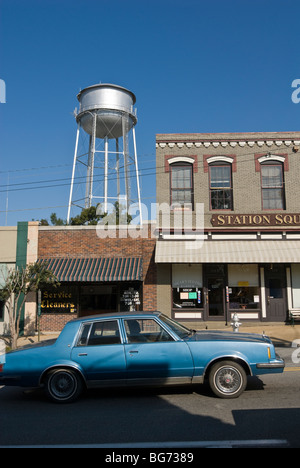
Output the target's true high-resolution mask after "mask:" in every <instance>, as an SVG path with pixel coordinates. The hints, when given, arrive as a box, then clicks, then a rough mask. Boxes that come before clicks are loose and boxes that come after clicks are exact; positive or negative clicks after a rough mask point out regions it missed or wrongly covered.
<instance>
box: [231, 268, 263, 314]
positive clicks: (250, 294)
mask: <svg viewBox="0 0 300 468" xmlns="http://www.w3.org/2000/svg"><path fill="white" fill-rule="evenodd" d="M228 285H229V288H228V293H229V308H230V309H239V310H240V311H241V310H245V309H259V308H260V288H259V274H258V265H255V264H254V265H252V264H243V265H240V264H238V265H228Z"/></svg>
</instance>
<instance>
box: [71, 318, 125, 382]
mask: <svg viewBox="0 0 300 468" xmlns="http://www.w3.org/2000/svg"><path fill="white" fill-rule="evenodd" d="M72 360H73V361H75V362H77V363H78V364H79V365H80V366H81V368H82V369H83V371H84V374H85V376H86V379H87V383H88V385H89V386H91V385H95V386H98V385H99V386H101V385H105V384H107V385H114V384H116V385H117V384H119V383H120V380H121V381H124V383H125V382H126V361H125V353H124V345H123V344H122V340H121V335H120V329H119V323H118V320H100V321H99V320H98V321H96V322H94V323H87V324H84V325H83V326H82V329H81V333H80V336H79V339H78V341H77V345H76V346H75V347H74V348H73V350H72Z"/></svg>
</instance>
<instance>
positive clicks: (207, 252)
mask: <svg viewBox="0 0 300 468" xmlns="http://www.w3.org/2000/svg"><path fill="white" fill-rule="evenodd" d="M155 262H156V263H300V241H299V240H298V241H297V240H236V241H235V240H230V241H229V240H227V241H223V240H222V241H215V240H210V241H207V240H205V241H172V240H171V241H170V240H162V241H157V243H156V255H155Z"/></svg>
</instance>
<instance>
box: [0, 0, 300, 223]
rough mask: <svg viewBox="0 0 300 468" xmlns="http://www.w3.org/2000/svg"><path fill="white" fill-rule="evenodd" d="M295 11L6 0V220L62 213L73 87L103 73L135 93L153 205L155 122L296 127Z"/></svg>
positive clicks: (2, 168)
mask: <svg viewBox="0 0 300 468" xmlns="http://www.w3.org/2000/svg"><path fill="white" fill-rule="evenodd" d="M299 18H300V2H299V0H209V1H208V0H207V1H204V0H182V1H180V0H26V1H25V0H0V79H2V80H4V81H5V83H6V103H5V104H4V103H1V104H0V225H2V226H3V225H5V224H6V223H7V224H8V225H15V224H16V223H17V222H18V221H25V220H31V219H41V218H48V219H49V216H50V214H51V213H52V212H56V213H57V214H58V216H60V217H62V218H66V216H67V204H68V197H69V179H70V176H71V169H72V168H71V166H72V162H73V153H74V145H75V135H76V122H75V119H74V116H73V115H72V112H73V110H74V108H75V107H76V106H77V105H78V101H77V99H76V95H77V93H78V92H79V90H80V89H83V88H85V87H87V86H90V85H93V84H96V83H99V82H102V83H114V84H118V85H120V86H124V87H126V88H128V89H130V90H131V91H133V92H134V93H135V95H136V97H137V103H136V107H137V111H138V123H137V126H136V137H137V149H138V157H139V165H140V170H141V186H142V199H143V201H144V202H145V203H147V204H149V203H151V202H154V201H155V135H156V133H185V132H187V133H193V132H254V131H297V130H300V129H299V124H300V104H298V105H297V104H294V103H293V102H292V99H291V95H292V92H293V89H292V87H291V84H292V82H293V80H295V79H300V59H299V43H300V37H299V36H300V30H299ZM62 179H65V180H62ZM46 181H47V182H46ZM16 184H19V185H16ZM26 184H27V185H26ZM7 186H9V190H8V191H7ZM29 187H30V189H29ZM32 187H35V188H34V189H32ZM16 189H18V190H16ZM7 201H8V205H7ZM7 207H8V211H7V212H6V210H7Z"/></svg>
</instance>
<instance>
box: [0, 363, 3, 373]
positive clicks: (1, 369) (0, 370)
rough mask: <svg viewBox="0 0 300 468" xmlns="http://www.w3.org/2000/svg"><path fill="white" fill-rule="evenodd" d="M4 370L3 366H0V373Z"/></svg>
mask: <svg viewBox="0 0 300 468" xmlns="http://www.w3.org/2000/svg"><path fill="white" fill-rule="evenodd" d="M3 370H4V364H0V372H3Z"/></svg>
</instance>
